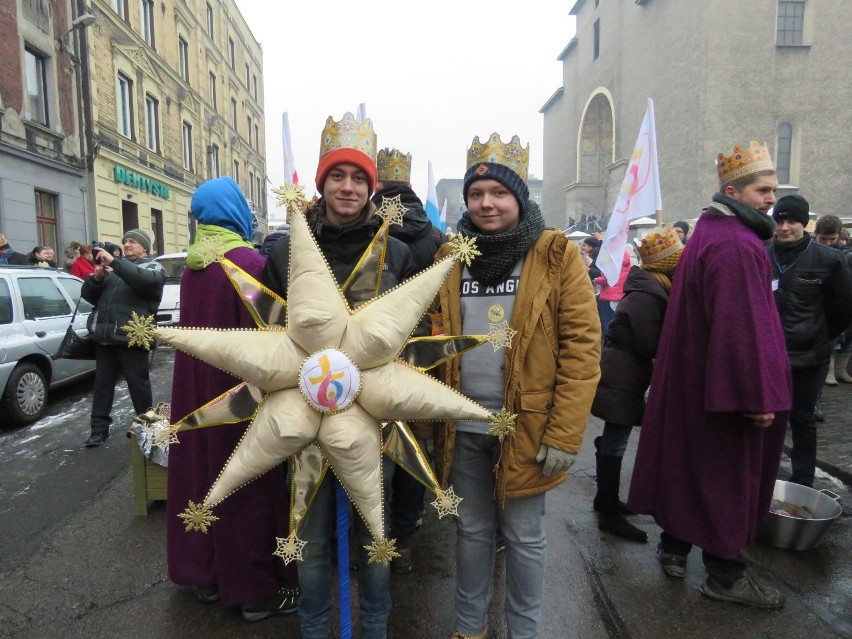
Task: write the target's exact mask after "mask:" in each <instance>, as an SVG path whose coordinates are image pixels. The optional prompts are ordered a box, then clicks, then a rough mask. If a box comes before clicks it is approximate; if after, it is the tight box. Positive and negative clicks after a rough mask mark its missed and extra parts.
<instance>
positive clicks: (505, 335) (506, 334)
mask: <svg viewBox="0 0 852 639" xmlns="http://www.w3.org/2000/svg"><path fill="white" fill-rule="evenodd" d="M517 333H518V331H516V330H513V329H511V328H510V327H509V322H508V321H506V320H503V321H502V322H500V323H499V324H489V325H488V341H489V342H491V346H492V347H493V348H494V351H495V352H496V351H498V350H500V349H501V348H503V347H504V346H505V347H506V348H512V338H513V337H514V336H515V335H517Z"/></svg>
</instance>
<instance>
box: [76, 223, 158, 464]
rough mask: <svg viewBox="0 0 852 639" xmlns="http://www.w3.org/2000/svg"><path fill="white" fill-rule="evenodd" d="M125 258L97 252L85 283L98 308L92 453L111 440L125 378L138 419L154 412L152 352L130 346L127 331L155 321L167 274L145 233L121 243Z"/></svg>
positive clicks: (135, 232)
mask: <svg viewBox="0 0 852 639" xmlns="http://www.w3.org/2000/svg"><path fill="white" fill-rule="evenodd" d="M121 243H122V246H123V248H124V257H122V258H116V257H114V256H113V254H112V253H111V252H110V251H108V250H107V249H106V248H104V247H100V246H98V247H95V248H94V249H93V251H94V262H95V270H94V272H93V273H92V274H91V275H90V276H89V277H88V278H87V279H86V281H85V282H84V283H83V289H82V297H83V299H85V300H86V301H87V302H90V303H91V304H94V305H95V310H94V311H93V313H92V316H93V317H94V320H90V323H91V325H92V326H93V331H94V334H93V335H92V339H93V340H94V342H95V345H96V346H95V362H96V369H95V390H94V396H93V398H92V417H91V426H92V434H91V435H90V436H89V439H87V440H86V447H88V448H94V447H96V446H100V445H101V444H103V443H104V442H105V441H106V440H107V438H108V437H109V427H110V424H112V418H111V417H110V413H111V412H112V403H113V397H114V395H115V384H116V382H117V381H118V377H119V375H121V374H123V375H124V378H125V379H126V380H127V388H128V390H129V391H130V398H131V400H132V401H133V408H134V410H135V411H136V414H141V413H144V412H145V411H146V410H148V409H149V408H150V407H151V406H153V404H154V402H153V398H152V394H151V382H150V380H149V379H148V351H147V350H146V349H144V348H140V347H138V346H129V345H128V343H129V342H130V338H129V337H128V336H127V334H126V333H125V332H124V331H123V330H122V327H124V326H126V325H127V323H128V322H129V321H130V318H131V316H132V313H134V312H135V313H136V314H137V315H139V316H153V315H154V314H155V313H156V312H157V307H158V306H159V305H160V300H161V298H162V297H163V285H164V284H165V281H166V273H165V271H164V270H163V267H162V266H161V265H160V264H159V263H158V262H154V261H152V259H151V258H150V257H148V254H149V253H150V252H151V245H152V243H153V240H152V237H151V233H150V232H149V231H146V230H143V229H133V230H132V231H127V233H125V234H124V237H122V239H121Z"/></svg>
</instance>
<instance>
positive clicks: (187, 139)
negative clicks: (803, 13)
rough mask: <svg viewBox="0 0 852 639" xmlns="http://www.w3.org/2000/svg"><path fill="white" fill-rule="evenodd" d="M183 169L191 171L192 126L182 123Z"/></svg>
mask: <svg viewBox="0 0 852 639" xmlns="http://www.w3.org/2000/svg"><path fill="white" fill-rule="evenodd" d="M183 168H184V169H186V170H187V171H192V125H191V124H190V123H189V122H184V123H183Z"/></svg>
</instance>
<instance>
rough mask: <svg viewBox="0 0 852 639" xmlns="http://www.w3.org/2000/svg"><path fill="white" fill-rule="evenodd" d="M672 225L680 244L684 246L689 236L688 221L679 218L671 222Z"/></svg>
mask: <svg viewBox="0 0 852 639" xmlns="http://www.w3.org/2000/svg"><path fill="white" fill-rule="evenodd" d="M672 226H673V227H674V230H675V233H677V234H678V236H679V237H680V241H681V244H683V245H684V246H686V241H687V237H688V236H689V222H684V221H683V220H680V221H678V222H675V223H674V224H672Z"/></svg>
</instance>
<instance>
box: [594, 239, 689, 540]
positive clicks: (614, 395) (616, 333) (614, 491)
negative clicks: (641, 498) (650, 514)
mask: <svg viewBox="0 0 852 639" xmlns="http://www.w3.org/2000/svg"><path fill="white" fill-rule="evenodd" d="M682 252H683V244H681V242H680V239H679V238H678V236H677V235H676V234H675V232H674V229H672V228H671V227H669V228H668V229H666V230H665V231H664V232H663V233H651V234H649V235H648V236H646V237H645V238H644V239H643V240H642V244H641V245H640V246H639V255H640V257H641V258H642V264H641V266H634V267H632V268H631V269H630V272H629V273H628V275H627V279H626V280H625V282H624V297H623V298H622V300H621V303H620V304H619V305H618V308H617V309H616V311H615V315H614V316H613V318H612V322H610V325H609V329H608V330H607V334H606V337H605V339H604V345H603V352H602V355H601V381H600V382H599V383H598V389H597V393H596V394H595V401H594V403H593V404H592V415H594V416H595V417H599V418H601V419H603V420H604V429H603V434H602V435H601V436H600V437H596V438H595V449H596V451H597V452H596V454H595V460H596V466H597V483H598V492H597V495H595V500H594V509H595V510H596V511H597V512H598V528H600V529H601V530H603V531H606V532H609V533H612V534H614V535H618V536H619V537H623V538H624V539H629V540H631V541H638V542H642V543H644V542H646V541H648V535H647V534H646V533H645V531H643V530H640V529H639V528H637V527H636V526H634V525H632V524H631V523H630V522H628V521H627V520H626V519H624V515H625V514H628V513H629V511H628V510H627V507H626V506H625V505H624V504H623V503H621V502H620V501H619V499H618V488H619V484H620V481H621V462H622V459H623V457H624V451H625V450H626V448H627V440H628V438H629V437H630V431H631V430H632V429H633V426H634V425H638V424H641V423H642V415H643V413H644V411H645V391H646V390H648V384H649V383H650V382H651V371H652V367H653V361H654V357H656V355H657V344H658V342H659V341H660V332H661V331H662V329H663V317H664V316H665V313H666V304H667V303H668V301H669V291H670V290H671V286H672V281H671V278H672V276H673V275H674V272H675V268H676V267H677V264H678V260H679V259H680V254H681V253H682Z"/></svg>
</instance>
